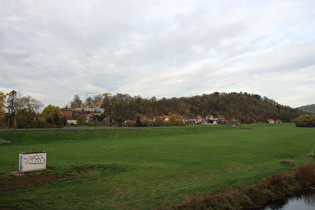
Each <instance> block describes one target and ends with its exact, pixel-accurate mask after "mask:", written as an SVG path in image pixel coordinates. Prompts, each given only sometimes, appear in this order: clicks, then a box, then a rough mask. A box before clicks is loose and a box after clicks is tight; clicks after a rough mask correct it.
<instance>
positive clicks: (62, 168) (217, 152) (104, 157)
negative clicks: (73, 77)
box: [0, 124, 315, 209]
mask: <svg viewBox="0 0 315 210" xmlns="http://www.w3.org/2000/svg"><path fill="white" fill-rule="evenodd" d="M243 127H245V128H248V129H237V128H233V127H230V126H186V127H157V128H152V129H95V130H91V129H89V130H23V131H18V130H17V131H0V139H4V140H9V141H11V144H3V145H0V178H1V179H0V181H1V184H2V185H1V184H0V186H2V188H3V189H0V208H1V207H2V208H5V207H13V208H33V209H36V208H38V209H43V208H49V209H52V208H58V209H59V208H62V209H63V208H82V209H83V208H84V209H86V208H88V209H89V208H90V209H91V208H103V209H111V208H112V209H116V208H122V209H131V208H134V209H148V208H159V207H163V208H170V207H171V206H172V205H175V204H179V203H182V202H183V201H185V200H189V199H190V198H191V197H192V196H193V195H196V194H205V193H207V192H214V193H218V192H221V191H224V190H227V189H231V188H235V189H237V188H240V187H242V186H245V185H251V184H253V183H255V182H258V181H260V180H261V179H263V178H267V177H270V176H272V175H276V174H278V173H279V172H280V170H292V169H293V168H292V166H290V165H287V164H282V163H281V161H283V160H288V161H291V162H295V164H297V165H300V164H302V163H304V162H306V161H308V160H313V157H310V156H308V155H307V154H308V153H310V152H311V150H312V149H314V150H315V137H314V136H315V129H314V128H297V127H295V125H294V124H252V125H243ZM116 136H118V138H115V137H116ZM27 150H45V151H46V152H47V168H48V169H50V170H48V171H45V172H43V173H42V174H39V175H35V174H34V173H29V174H26V175H25V176H23V177H15V176H13V175H11V174H10V173H9V172H10V171H13V170H17V169H18V153H19V152H20V151H27ZM41 177H42V178H41ZM34 180H35V181H34ZM20 182H21V183H20ZM25 182H27V183H28V184H29V185H30V187H23V186H28V185H26V184H27V183H25ZM45 183H48V184H45ZM10 185H12V186H11V187H10ZM4 187H6V188H5V190H4Z"/></svg>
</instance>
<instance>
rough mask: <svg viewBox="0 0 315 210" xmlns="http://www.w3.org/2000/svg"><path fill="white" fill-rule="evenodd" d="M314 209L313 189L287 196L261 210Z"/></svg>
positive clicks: (314, 196)
mask: <svg viewBox="0 0 315 210" xmlns="http://www.w3.org/2000/svg"><path fill="white" fill-rule="evenodd" d="M276 209H277V210H297V209H298V210H314V209H315V190H313V191H308V192H305V193H303V194H300V195H297V196H293V197H287V198H284V199H281V200H279V201H276V202H274V203H272V204H269V205H267V206H266V207H265V208H263V210H276Z"/></svg>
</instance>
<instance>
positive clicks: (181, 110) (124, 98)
mask: <svg viewBox="0 0 315 210" xmlns="http://www.w3.org/2000/svg"><path fill="white" fill-rule="evenodd" d="M0 96H1V97H0V99H1V100H0V101H1V104H0V108H1V109H0V127H2V128H5V127H8V128H10V127H14V128H28V127H51V126H52V125H56V126H65V125H67V124H71V123H73V124H76V123H77V124H78V125H84V124H87V123H88V124H89V125H94V126H99V125H105V126H108V125H109V126H112V125H113V126H117V125H123V124H124V123H126V122H127V121H128V122H131V124H134V123H135V122H137V121H138V123H137V125H138V126H152V125H158V126H160V125H168V124H170V125H176V123H168V124H165V123H163V122H160V123H159V120H157V121H155V123H152V122H153V121H154V120H153V119H154V118H155V117H156V116H165V115H168V116H173V117H170V119H171V121H170V122H172V119H178V120H179V119H183V120H182V121H183V122H192V121H196V119H197V117H198V118H199V119H203V122H207V121H206V117H207V116H208V115H212V116H214V117H215V116H220V117H219V118H220V119H221V120H223V122H225V121H224V120H228V121H230V120H232V121H233V122H240V123H264V122H267V121H268V119H274V120H281V121H282V122H294V120H295V119H296V118H297V117H299V116H300V115H301V114H303V113H304V112H303V111H301V110H299V109H292V108H291V107H289V106H285V105H281V104H279V103H277V102H276V101H274V100H272V99H269V98H267V97H262V96H260V95H257V94H249V93H242V92H241V93H235V92H232V93H218V92H214V93H211V94H203V95H196V96H191V97H180V98H176V97H173V98H161V99H157V98H156V97H151V98H142V97H141V96H130V95H129V94H121V93H116V94H111V93H104V94H102V95H101V94H98V95H94V96H93V97H88V98H86V100H85V101H82V100H81V99H80V98H79V96H78V95H75V96H74V98H73V100H72V101H71V102H69V104H68V105H67V106H65V107H62V108H61V109H60V108H59V107H58V106H54V105H51V104H50V105H48V106H46V107H45V108H44V110H43V111H41V108H42V107H43V104H42V103H41V102H40V101H38V100H36V99H34V98H32V97H31V96H23V97H21V96H18V94H17V92H16V91H14V90H13V91H11V92H10V93H9V94H4V93H2V92H0ZM68 110H69V112H70V116H67V115H66V112H68ZM96 110H99V111H96ZM41 113H42V114H41ZM140 119H141V121H142V122H140ZM184 119H188V120H186V121H185V120H184ZM193 119H195V120H193ZM69 120H70V121H69ZM71 120H76V122H73V121H71ZM175 122H177V121H176V120H175ZM199 123H200V121H199ZM221 123H222V122H221ZM131 124H130V126H131ZM180 124H182V123H180ZM302 124H303V123H302ZM304 124H305V123H304ZM311 124H312V123H311ZM312 125H313V124H312Z"/></svg>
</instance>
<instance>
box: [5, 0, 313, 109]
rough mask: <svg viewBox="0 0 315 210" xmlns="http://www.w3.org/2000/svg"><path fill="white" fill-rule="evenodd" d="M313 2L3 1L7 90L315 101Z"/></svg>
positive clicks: (49, 100) (60, 100)
mask: <svg viewBox="0 0 315 210" xmlns="http://www.w3.org/2000/svg"><path fill="white" fill-rule="evenodd" d="M314 11H315V1H314V0H263V1H262V0H261V1H259V0H257V1H252V0H231V1H228V0H198V1H197V0H196V1H193V0H170V1H166V0H163V1H162V0H154V1H145V0H128V1H126V0H115V1H113V0H111V1H110V0H44V1H43V0H1V1H0V91H2V92H5V93H7V92H9V91H11V90H12V89H14V90H17V91H19V92H21V94H22V95H23V96H26V95H31V96H32V97H34V98H36V99H37V100H39V101H41V102H42V103H44V105H45V106H47V105H48V104H53V105H58V106H64V105H66V104H67V103H68V102H69V101H71V100H72V99H73V96H74V95H75V94H78V95H79V96H80V97H81V99H85V97H86V95H85V91H89V92H94V93H105V92H109V93H113V94H115V93H127V94H129V95H131V96H135V95H140V96H142V97H149V98H150V97H152V96H156V97H157V98H162V97H166V98H169V97H182V96H193V95H201V94H204V93H206V94H210V93H213V92H215V91H218V92H241V91H242V92H248V93H255V94H259V95H261V96H267V97H268V98H271V99H274V100H275V101H277V102H279V103H281V104H284V105H288V106H291V107H298V106H301V105H307V104H314V103H315V91H314V90H315V12H314Z"/></svg>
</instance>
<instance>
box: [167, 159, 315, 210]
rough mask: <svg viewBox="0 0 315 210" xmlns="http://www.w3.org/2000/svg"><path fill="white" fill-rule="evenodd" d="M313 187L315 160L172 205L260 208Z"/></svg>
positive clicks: (198, 207) (182, 207)
mask: <svg viewBox="0 0 315 210" xmlns="http://www.w3.org/2000/svg"><path fill="white" fill-rule="evenodd" d="M310 189H311V190H314V189H315V163H313V162H307V163H305V164H304V165H302V166H296V167H295V168H294V170H293V171H281V174H280V175H278V176H272V177H271V178H269V179H263V180H261V181H260V182H259V183H257V184H255V185H253V186H248V187H244V188H241V189H234V190H228V191H225V192H223V193H219V194H212V193H208V194H206V195H197V196H195V197H194V198H193V199H191V200H189V201H186V202H184V203H182V204H179V205H175V206H173V208H174V209H208V208H210V209H260V208H263V207H264V206H266V205H267V204H268V203H270V202H272V201H276V200H280V199H283V198H285V197H286V196H292V195H296V194H299V193H301V192H302V191H305V190H310Z"/></svg>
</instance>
